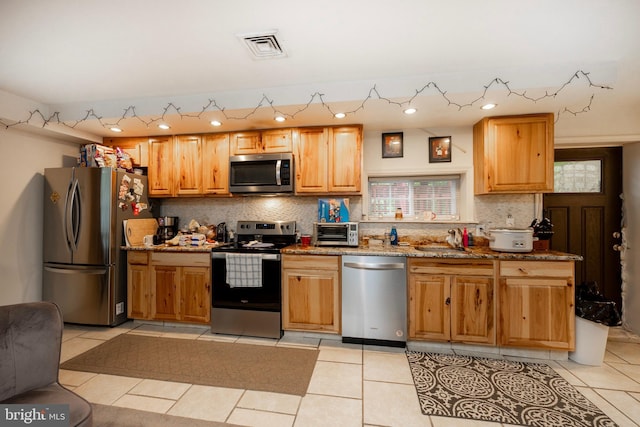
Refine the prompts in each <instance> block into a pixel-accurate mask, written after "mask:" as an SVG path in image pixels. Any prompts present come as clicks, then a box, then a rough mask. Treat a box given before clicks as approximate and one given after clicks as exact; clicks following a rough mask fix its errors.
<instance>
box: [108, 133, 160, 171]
mask: <svg viewBox="0 0 640 427" xmlns="http://www.w3.org/2000/svg"><path fill="white" fill-rule="evenodd" d="M102 144H103V145H106V146H107V147H113V148H116V147H118V148H121V149H122V150H123V151H125V152H126V153H127V154H129V156H131V162H132V163H133V165H134V166H140V167H147V166H149V150H148V149H149V138H148V137H146V136H142V137H120V138H113V137H105V138H103V139H102Z"/></svg>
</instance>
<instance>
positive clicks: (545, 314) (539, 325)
mask: <svg viewBox="0 0 640 427" xmlns="http://www.w3.org/2000/svg"><path fill="white" fill-rule="evenodd" d="M499 293H500V311H499V312H500V315H499V331H500V332H499V337H500V338H499V343H500V345H504V346H510V347H529V348H541V349H556V350H568V351H571V350H574V349H575V306H574V305H575V289H574V261H501V262H500V281H499Z"/></svg>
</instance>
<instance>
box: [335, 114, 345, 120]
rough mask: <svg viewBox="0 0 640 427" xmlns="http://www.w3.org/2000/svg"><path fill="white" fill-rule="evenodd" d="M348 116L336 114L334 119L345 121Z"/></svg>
mask: <svg viewBox="0 0 640 427" xmlns="http://www.w3.org/2000/svg"><path fill="white" fill-rule="evenodd" d="M346 116H347V115H346V114H345V113H336V114H334V117H335V118H336V119H344V118H345V117H346Z"/></svg>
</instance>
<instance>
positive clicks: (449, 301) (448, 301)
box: [444, 297, 451, 305]
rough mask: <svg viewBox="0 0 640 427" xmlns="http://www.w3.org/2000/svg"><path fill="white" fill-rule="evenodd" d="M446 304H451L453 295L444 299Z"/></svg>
mask: <svg viewBox="0 0 640 427" xmlns="http://www.w3.org/2000/svg"><path fill="white" fill-rule="evenodd" d="M444 303H445V305H451V297H447V299H446V300H445V301H444Z"/></svg>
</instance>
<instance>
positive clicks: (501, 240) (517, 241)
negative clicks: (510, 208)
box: [486, 228, 533, 252]
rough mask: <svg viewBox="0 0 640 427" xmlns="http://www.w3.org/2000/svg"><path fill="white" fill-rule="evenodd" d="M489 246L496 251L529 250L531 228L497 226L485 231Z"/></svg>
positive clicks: (531, 240)
mask: <svg viewBox="0 0 640 427" xmlns="http://www.w3.org/2000/svg"><path fill="white" fill-rule="evenodd" d="M486 237H487V239H489V248H491V249H492V250H494V251H498V252H531V251H532V250H533V229H531V228H525V229H517V228H499V229H494V230H489V231H488V232H487V236H486Z"/></svg>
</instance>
